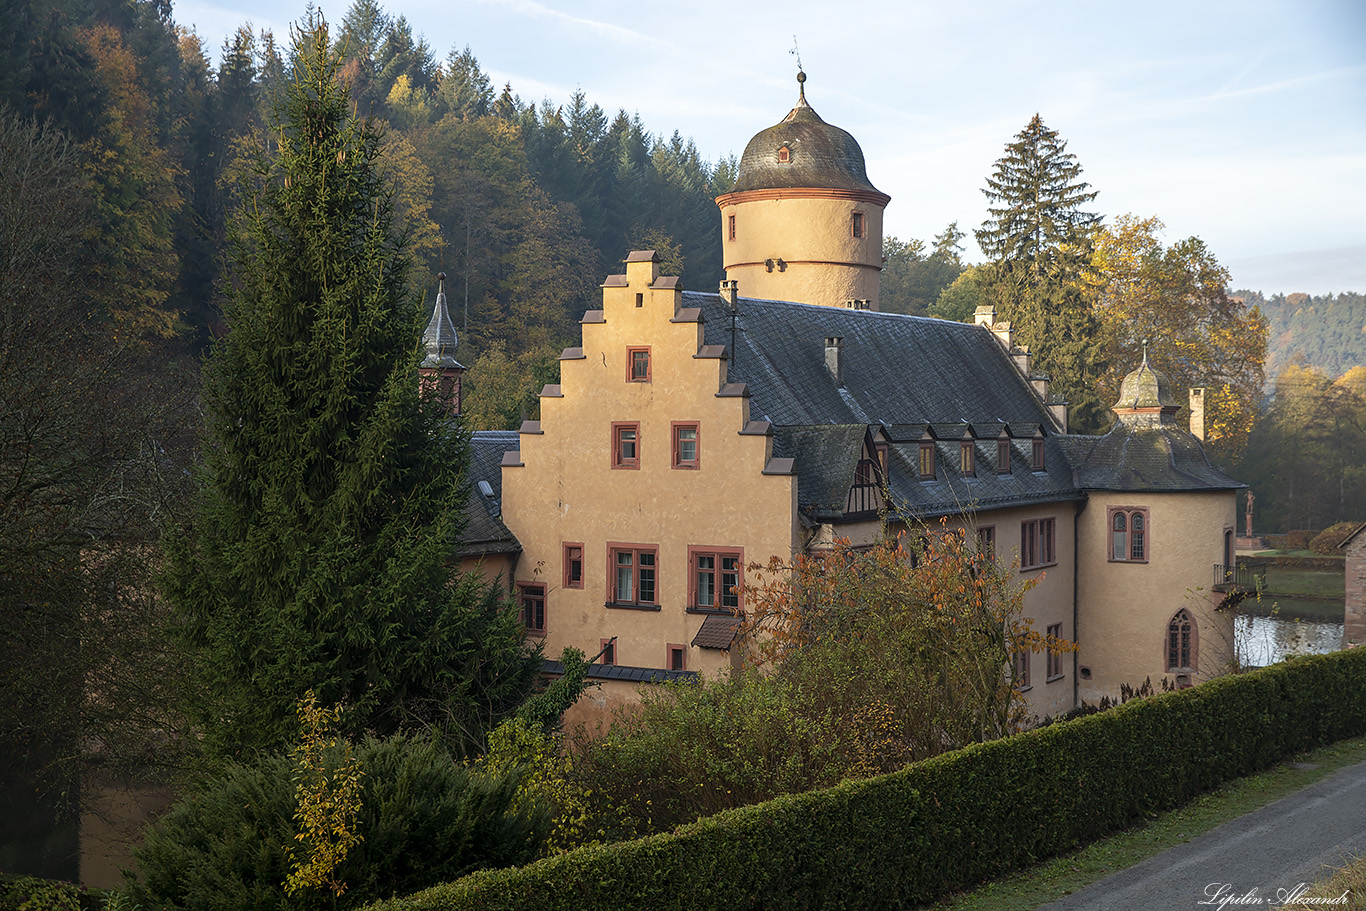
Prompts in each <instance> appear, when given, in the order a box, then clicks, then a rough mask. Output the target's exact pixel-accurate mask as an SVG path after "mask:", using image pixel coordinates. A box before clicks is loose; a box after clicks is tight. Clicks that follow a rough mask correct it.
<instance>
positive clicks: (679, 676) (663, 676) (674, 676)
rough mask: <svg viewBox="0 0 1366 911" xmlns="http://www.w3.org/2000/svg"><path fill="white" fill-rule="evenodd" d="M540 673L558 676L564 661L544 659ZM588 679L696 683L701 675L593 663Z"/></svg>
mask: <svg viewBox="0 0 1366 911" xmlns="http://www.w3.org/2000/svg"><path fill="white" fill-rule="evenodd" d="M541 673H542V674H550V675H552V676H556V677H558V676H559V675H561V674H563V673H564V663H563V662H561V661H553V660H550V659H546V660H545V661H542V662H541ZM588 679H589V680H625V681H626V682H628V683H668V682H670V681H672V680H685V681H687V682H688V683H697V682H698V681H700V680H701V679H702V675H701V674H699V673H698V672H697V671H670V670H666V669H664V668H662V667H632V666H630V665H627V664H593V665H589V667H588Z"/></svg>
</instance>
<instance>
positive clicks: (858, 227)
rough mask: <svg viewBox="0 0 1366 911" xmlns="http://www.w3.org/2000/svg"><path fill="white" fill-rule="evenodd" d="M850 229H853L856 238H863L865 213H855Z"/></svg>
mask: <svg viewBox="0 0 1366 911" xmlns="http://www.w3.org/2000/svg"><path fill="white" fill-rule="evenodd" d="M850 228H851V230H852V231H853V232H854V236H855V237H862V236H863V213H862V212H855V213H854V218H853V223H852V224H851V225H850Z"/></svg>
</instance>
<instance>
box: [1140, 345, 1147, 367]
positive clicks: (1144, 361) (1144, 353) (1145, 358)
mask: <svg viewBox="0 0 1366 911" xmlns="http://www.w3.org/2000/svg"><path fill="white" fill-rule="evenodd" d="M1143 366H1144V367H1146V366H1148V340H1147V339H1146V338H1145V339H1144V340H1143ZM1140 369H1141V368H1140Z"/></svg>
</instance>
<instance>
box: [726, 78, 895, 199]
mask: <svg viewBox="0 0 1366 911" xmlns="http://www.w3.org/2000/svg"><path fill="white" fill-rule="evenodd" d="M799 78H801V77H799ZM784 147H786V148H787V149H788V153H789V156H790V157H789V160H788V161H786V162H783V161H780V160H779V159H778V150H779V149H780V148H784ZM782 188H818V189H840V190H865V191H868V192H872V193H878V194H881V195H886V194H882V191H881V190H879V189H878V188H877V187H875V186H873V184H872V183H871V182H870V181H869V180H868V171H867V166H866V165H865V163H864V159H863V149H861V148H859V144H858V142H857V141H856V140H855V139H854V137H853V136H851V135H850V134H849V133H847V132H846V131H844V130H841V129H840V128H839V127H837V126H834V125H832V124H828V123H826V122H825V121H824V120H822V119H821V118H820V115H819V114H817V113H816V112H815V111H814V110H813V109H812V108H811V106H810V105H809V104H807V103H806V90H805V88H803V89H802V90H801V91H800V92H799V94H798V98H797V104H796V106H795V107H793V108H792V110H791V111H790V112H788V115H787V116H786V117H784V118H783V119H782V122H780V123H777V124H774V125H773V126H771V127H769V128H768V129H766V130H761V131H760V132H759V133H758V134H756V135H755V136H754V138H753V139H751V140H750V141H749V144H748V145H746V146H745V152H744V154H743V155H741V156H740V167H739V169H738V171H737V173H736V177H735V187H734V189H733V190H731V192H732V193H739V192H742V191H745V190H768V189H782ZM888 198H889V199H890V197H888Z"/></svg>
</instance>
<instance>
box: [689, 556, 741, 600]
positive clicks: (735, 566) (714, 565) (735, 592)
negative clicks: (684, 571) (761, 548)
mask: <svg viewBox="0 0 1366 911" xmlns="http://www.w3.org/2000/svg"><path fill="white" fill-rule="evenodd" d="M744 565H745V554H744V551H742V550H740V549H738V548H736V549H721V548H709V547H689V548H688V606H689V607H691V608H693V609H695V610H715V611H738V610H739V609H740V586H741V585H743V584H744Z"/></svg>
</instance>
